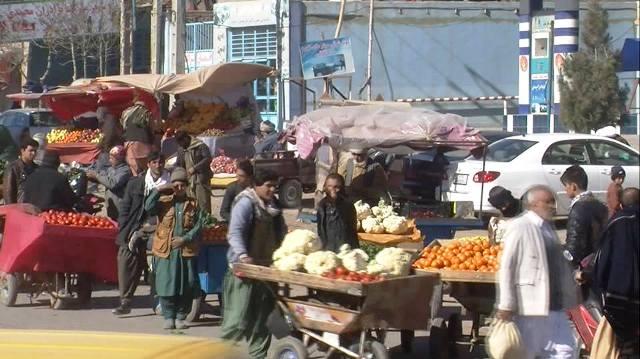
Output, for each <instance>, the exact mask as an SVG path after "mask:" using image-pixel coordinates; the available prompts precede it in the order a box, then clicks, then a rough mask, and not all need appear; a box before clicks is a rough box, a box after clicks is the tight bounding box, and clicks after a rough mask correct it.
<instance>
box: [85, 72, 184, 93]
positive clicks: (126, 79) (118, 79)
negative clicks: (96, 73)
mask: <svg viewBox="0 0 640 359" xmlns="http://www.w3.org/2000/svg"><path fill="white" fill-rule="evenodd" d="M175 77H176V75H154V74H133V75H115V76H105V77H98V78H97V79H96V81H97V82H98V83H121V84H126V85H129V86H133V87H137V88H139V89H142V90H145V91H147V92H150V93H156V92H164V91H162V89H164V88H165V87H166V86H167V84H169V83H170V82H171V81H172V80H173V79H174V78H175Z"/></svg>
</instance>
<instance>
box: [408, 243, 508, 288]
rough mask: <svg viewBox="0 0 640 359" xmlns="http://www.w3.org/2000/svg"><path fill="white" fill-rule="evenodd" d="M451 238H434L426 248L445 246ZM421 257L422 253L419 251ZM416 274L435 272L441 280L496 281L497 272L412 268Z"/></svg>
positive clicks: (493, 282)
mask: <svg viewBox="0 0 640 359" xmlns="http://www.w3.org/2000/svg"><path fill="white" fill-rule="evenodd" d="M452 241H453V240H435V241H433V242H431V243H430V244H429V245H428V246H427V248H432V247H440V246H447V245H449V244H451V242H452ZM420 257H422V253H420ZM414 270H415V272H416V274H426V273H430V274H433V273H437V274H439V275H440V280H442V281H443V282H466V283H492V284H495V283H498V273H489V272H475V271H457V270H450V269H435V268H434V269H418V268H414Z"/></svg>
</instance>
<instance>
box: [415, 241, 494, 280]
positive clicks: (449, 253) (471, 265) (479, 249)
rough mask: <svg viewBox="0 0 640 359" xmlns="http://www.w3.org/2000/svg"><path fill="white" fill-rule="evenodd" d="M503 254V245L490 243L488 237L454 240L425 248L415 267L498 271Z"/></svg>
mask: <svg viewBox="0 0 640 359" xmlns="http://www.w3.org/2000/svg"><path fill="white" fill-rule="evenodd" d="M501 254H502V247H501V245H490V244H489V241H488V240H486V239H475V240H454V241H451V243H450V244H447V245H443V246H433V247H427V248H425V249H424V250H423V251H422V254H421V255H420V258H419V259H418V260H416V261H415V262H414V263H413V267H414V268H418V269H446V270H459V271H476V272H497V271H498V268H499V266H500V255H501Z"/></svg>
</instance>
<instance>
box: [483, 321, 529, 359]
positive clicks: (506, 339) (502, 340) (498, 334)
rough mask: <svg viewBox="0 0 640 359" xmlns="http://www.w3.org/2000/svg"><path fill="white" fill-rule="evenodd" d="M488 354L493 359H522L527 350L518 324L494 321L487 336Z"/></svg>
mask: <svg viewBox="0 0 640 359" xmlns="http://www.w3.org/2000/svg"><path fill="white" fill-rule="evenodd" d="M486 343H487V353H488V354H489V356H490V357H491V358H492V359H521V358H524V357H525V356H526V349H525V347H524V344H523V343H522V338H521V337H520V331H518V327H517V326H516V323H514V322H511V321H505V320H501V319H497V318H496V319H493V321H492V322H491V326H490V327H489V334H488V335H487V340H486Z"/></svg>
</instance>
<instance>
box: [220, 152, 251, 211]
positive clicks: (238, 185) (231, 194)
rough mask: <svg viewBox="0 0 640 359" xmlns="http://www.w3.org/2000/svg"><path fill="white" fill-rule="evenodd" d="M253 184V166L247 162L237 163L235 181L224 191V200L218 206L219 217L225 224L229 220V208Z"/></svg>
mask: <svg viewBox="0 0 640 359" xmlns="http://www.w3.org/2000/svg"><path fill="white" fill-rule="evenodd" d="M252 182H253V165H252V164H251V161H249V160H242V161H238V163H237V165H236V181H235V182H233V183H232V184H230V185H229V186H228V187H227V189H226V190H225V191H224V198H223V199H222V205H221V206H220V217H222V218H223V219H224V220H226V221H227V222H228V221H229V220H231V208H232V206H233V202H234V200H235V199H236V197H237V196H238V194H240V192H242V191H244V190H245V189H246V188H247V187H249V186H251V183H252Z"/></svg>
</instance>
